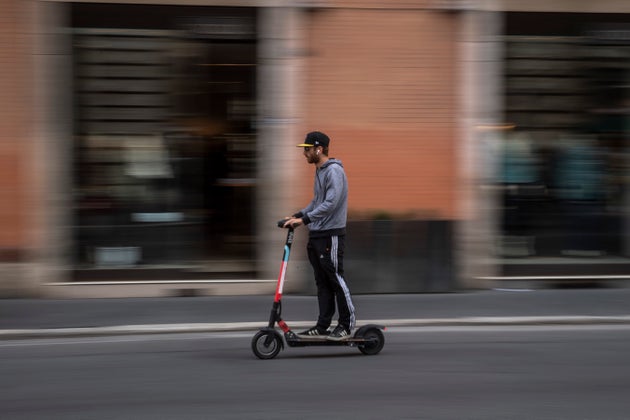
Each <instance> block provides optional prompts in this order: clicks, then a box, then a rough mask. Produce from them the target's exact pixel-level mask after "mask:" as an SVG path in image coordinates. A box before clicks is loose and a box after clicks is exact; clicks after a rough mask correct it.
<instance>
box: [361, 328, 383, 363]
mask: <svg viewBox="0 0 630 420" xmlns="http://www.w3.org/2000/svg"><path fill="white" fill-rule="evenodd" d="M363 338H364V339H365V341H366V342H365V343H364V344H359V346H358V347H359V351H360V352H361V353H363V354H366V355H368V356H372V355H375V354H378V353H380V352H381V350H383V346H384V345H385V336H384V335H383V332H382V331H381V330H380V329H378V328H370V329H369V330H367V331H366V332H365V334H363Z"/></svg>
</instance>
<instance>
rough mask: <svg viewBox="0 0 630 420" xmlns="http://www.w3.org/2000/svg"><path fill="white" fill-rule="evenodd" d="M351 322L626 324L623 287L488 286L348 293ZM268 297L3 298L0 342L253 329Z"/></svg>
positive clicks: (263, 318) (300, 307) (287, 307)
mask: <svg viewBox="0 0 630 420" xmlns="http://www.w3.org/2000/svg"><path fill="white" fill-rule="evenodd" d="M353 300H354V305H355V307H356V310H357V324H358V325H361V324H366V323H372V322H376V323H382V324H383V325H385V326H388V327H396V326H454V325H458V326H465V325H506V324H508V325H509V324H514V325H537V324H559V325H561V324H564V325H566V324H593V323H598V324H630V289H628V288H602V289H599V288H595V289H493V290H482V291H462V292H454V293H440V294H391V295H389V294H384V295H356V296H354V297H353ZM272 302H273V296H265V295H254V296H250V295H246V296H203V297H165V298H123V299H67V300H59V299H55V300H51V299H3V300H0V339H16V338H37V337H72V336H84V335H92V336H95V335H121V334H142V333H147V334H150V333H183V332H217V331H239V330H240V331H244V330H255V329H258V328H260V327H263V326H265V325H266V323H267V321H268V319H269V314H270V310H271V305H272ZM282 308H283V309H282V318H283V319H284V320H285V321H287V323H288V324H289V326H290V327H292V328H294V329H300V328H305V327H310V326H312V325H313V324H314V320H315V317H316V313H317V301H316V297H314V296H304V295H285V296H284V298H283V302H282Z"/></svg>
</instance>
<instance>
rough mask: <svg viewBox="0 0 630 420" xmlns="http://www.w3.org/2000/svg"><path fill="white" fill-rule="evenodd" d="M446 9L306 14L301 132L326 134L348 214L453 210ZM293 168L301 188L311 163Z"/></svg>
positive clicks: (303, 192) (451, 74)
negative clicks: (342, 171)
mask: <svg viewBox="0 0 630 420" xmlns="http://www.w3.org/2000/svg"><path fill="white" fill-rule="evenodd" d="M455 16H456V15H452V14H447V13H441V12H437V11H430V10H418V9H416V10H382V9H381V10H375V9H322V10H317V11H315V12H311V13H310V14H309V18H308V21H309V23H310V24H309V28H308V33H307V38H308V39H309V42H310V45H309V49H308V52H307V54H308V56H307V58H306V63H305V66H304V68H305V69H306V70H305V72H306V74H305V76H304V77H305V78H306V91H305V92H304V95H303V97H302V101H303V103H302V107H303V109H304V110H305V115H306V118H305V122H304V124H303V131H309V130H313V129H318V130H322V131H325V132H327V133H328V134H329V135H330V136H331V139H332V142H331V156H334V157H338V158H340V159H342V161H343V162H344V166H345V168H346V171H347V174H348V177H349V179H350V188H351V191H350V202H349V207H350V211H351V212H352V214H357V213H365V212H372V211H380V210H385V211H388V212H391V213H397V214H401V213H409V212H413V213H415V214H417V215H418V216H419V217H426V216H427V215H429V216H430V217H436V218H442V219H452V218H454V216H455V205H454V200H455V197H454V192H455V185H454V183H455V179H456V174H455V171H456V161H455V152H456V146H455V132H456V127H455V117H456V115H455V113H456V91H457V88H458V86H457V77H456V72H457V63H458V57H457V44H456V25H457V22H456V17H455ZM307 166H308V165H304V166H303V167H302V169H301V170H302V171H303V172H302V173H301V175H302V177H304V179H308V181H307V184H308V185H307V186H308V188H299V191H298V192H297V193H298V195H299V196H301V197H302V200H303V201H305V200H308V199H309V197H310V194H311V183H312V176H313V175H312V171H313V168H312V167H311V168H308V167H307Z"/></svg>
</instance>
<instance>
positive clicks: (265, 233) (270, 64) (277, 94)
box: [256, 7, 310, 288]
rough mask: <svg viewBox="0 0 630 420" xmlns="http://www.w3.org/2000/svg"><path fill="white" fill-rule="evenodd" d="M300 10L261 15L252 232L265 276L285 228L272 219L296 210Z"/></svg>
mask: <svg viewBox="0 0 630 420" xmlns="http://www.w3.org/2000/svg"><path fill="white" fill-rule="evenodd" d="M303 13H304V12H303V11H302V10H301V9H299V8H291V7H270V8H263V9H261V10H260V15H259V16H260V18H259V57H258V65H259V72H258V81H259V83H258V85H259V90H258V142H257V149H258V160H257V165H258V173H257V180H258V181H257V182H258V185H257V199H256V213H257V214H256V226H257V229H256V232H257V269H258V273H259V277H260V278H263V279H274V278H277V276H278V272H279V268H280V261H281V257H282V252H283V248H282V247H283V244H284V238H285V232H283V231H280V230H279V229H278V227H276V225H275V222H276V221H277V220H280V219H281V218H282V217H284V216H289V215H290V213H291V212H293V211H295V210H296V208H295V205H296V204H295V200H293V199H292V196H291V189H292V186H293V185H294V184H295V182H296V180H295V179H294V176H295V175H294V174H295V168H296V165H297V164H299V163H303V162H302V161H300V159H299V157H300V156H299V155H296V153H299V152H298V151H296V149H295V147H294V146H295V144H297V143H298V142H299V140H301V138H302V134H301V133H299V132H298V129H299V124H298V123H299V120H300V117H301V110H300V100H299V97H300V92H299V91H300V86H301V75H302V74H303V71H302V70H301V58H300V57H301V55H302V53H301V52H302V51H303V50H304V47H303V45H304V34H303V33H302V30H303V28H304V24H303V23H302V19H304V17H303V16H304V15H303ZM309 185H310V184H309ZM296 236H297V239H296V243H295V244H294V246H293V248H292V251H293V252H292V255H291V264H289V270H290V271H289V274H287V276H289V275H290V276H291V278H292V281H291V283H290V284H287V286H286V287H288V288H294V287H298V288H299V287H300V286H299V285H300V283H301V282H303V278H302V277H303V276H300V275H298V274H297V273H296V267H297V266H299V264H297V261H299V260H300V252H301V251H302V248H303V246H302V245H301V240H300V235H296ZM302 236H303V235H302Z"/></svg>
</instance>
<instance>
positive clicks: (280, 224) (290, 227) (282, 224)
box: [278, 219, 297, 229]
mask: <svg viewBox="0 0 630 420" xmlns="http://www.w3.org/2000/svg"><path fill="white" fill-rule="evenodd" d="M286 222H287V221H286V219H285V220H278V227H279V228H283V227H284V224H285V223H286ZM296 227H297V225H296V224H295V223H294V224H293V226H287V229H295V228H296Z"/></svg>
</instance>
